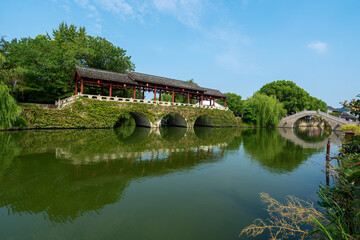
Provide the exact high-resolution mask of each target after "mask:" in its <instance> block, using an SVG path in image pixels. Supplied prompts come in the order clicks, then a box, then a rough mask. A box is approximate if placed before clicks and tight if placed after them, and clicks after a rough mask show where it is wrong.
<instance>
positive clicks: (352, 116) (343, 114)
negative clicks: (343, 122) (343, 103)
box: [340, 112, 356, 120]
mask: <svg viewBox="0 0 360 240" xmlns="http://www.w3.org/2000/svg"><path fill="white" fill-rule="evenodd" d="M340 117H341V118H347V119H353V120H355V119H356V117H355V116H354V115H352V114H350V113H347V112H343V113H341V115H340Z"/></svg>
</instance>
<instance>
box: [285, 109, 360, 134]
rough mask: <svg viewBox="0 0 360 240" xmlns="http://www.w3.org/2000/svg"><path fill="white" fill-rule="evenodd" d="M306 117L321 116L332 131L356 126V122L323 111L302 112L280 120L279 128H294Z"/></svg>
mask: <svg viewBox="0 0 360 240" xmlns="http://www.w3.org/2000/svg"><path fill="white" fill-rule="evenodd" d="M306 116H320V117H322V118H323V119H325V120H326V121H327V122H328V123H329V125H330V126H331V129H332V130H333V131H334V130H339V129H340V127H341V126H343V125H347V124H354V122H351V121H346V120H344V119H341V118H338V117H335V116H332V115H330V114H327V113H324V112H321V111H306V110H305V111H302V112H299V113H296V114H294V115H290V116H287V117H284V118H282V119H280V122H279V127H280V128H294V127H295V123H296V122H297V121H298V120H299V119H300V118H303V117H306Z"/></svg>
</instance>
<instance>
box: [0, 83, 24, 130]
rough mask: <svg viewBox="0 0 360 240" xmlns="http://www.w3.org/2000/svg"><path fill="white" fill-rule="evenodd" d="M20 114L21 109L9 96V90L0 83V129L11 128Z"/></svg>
mask: <svg viewBox="0 0 360 240" xmlns="http://www.w3.org/2000/svg"><path fill="white" fill-rule="evenodd" d="M20 114H21V108H20V107H19V106H18V105H17V104H16V101H15V99H14V98H13V97H12V96H10V94H9V88H8V87H7V86H6V85H5V84H3V83H1V82H0V129H3V128H9V127H12V126H13V123H14V122H15V121H16V119H17V117H19V116H20Z"/></svg>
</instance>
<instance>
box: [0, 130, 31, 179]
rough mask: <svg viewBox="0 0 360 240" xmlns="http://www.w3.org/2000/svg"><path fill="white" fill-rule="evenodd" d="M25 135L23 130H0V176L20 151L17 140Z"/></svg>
mask: <svg viewBox="0 0 360 240" xmlns="http://www.w3.org/2000/svg"><path fill="white" fill-rule="evenodd" d="M24 135H25V132H15V133H11V134H10V133H8V132H0V177H2V176H3V175H4V173H5V171H6V169H7V168H8V167H9V166H10V165H11V161H12V160H13V158H14V157H15V156H16V155H18V154H19V153H20V151H21V148H20V146H19V145H18V144H17V141H18V140H19V139H20V138H21V137H22V136H24Z"/></svg>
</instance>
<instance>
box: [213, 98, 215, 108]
mask: <svg viewBox="0 0 360 240" xmlns="http://www.w3.org/2000/svg"><path fill="white" fill-rule="evenodd" d="M213 106H214V107H215V98H214V100H213Z"/></svg>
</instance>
